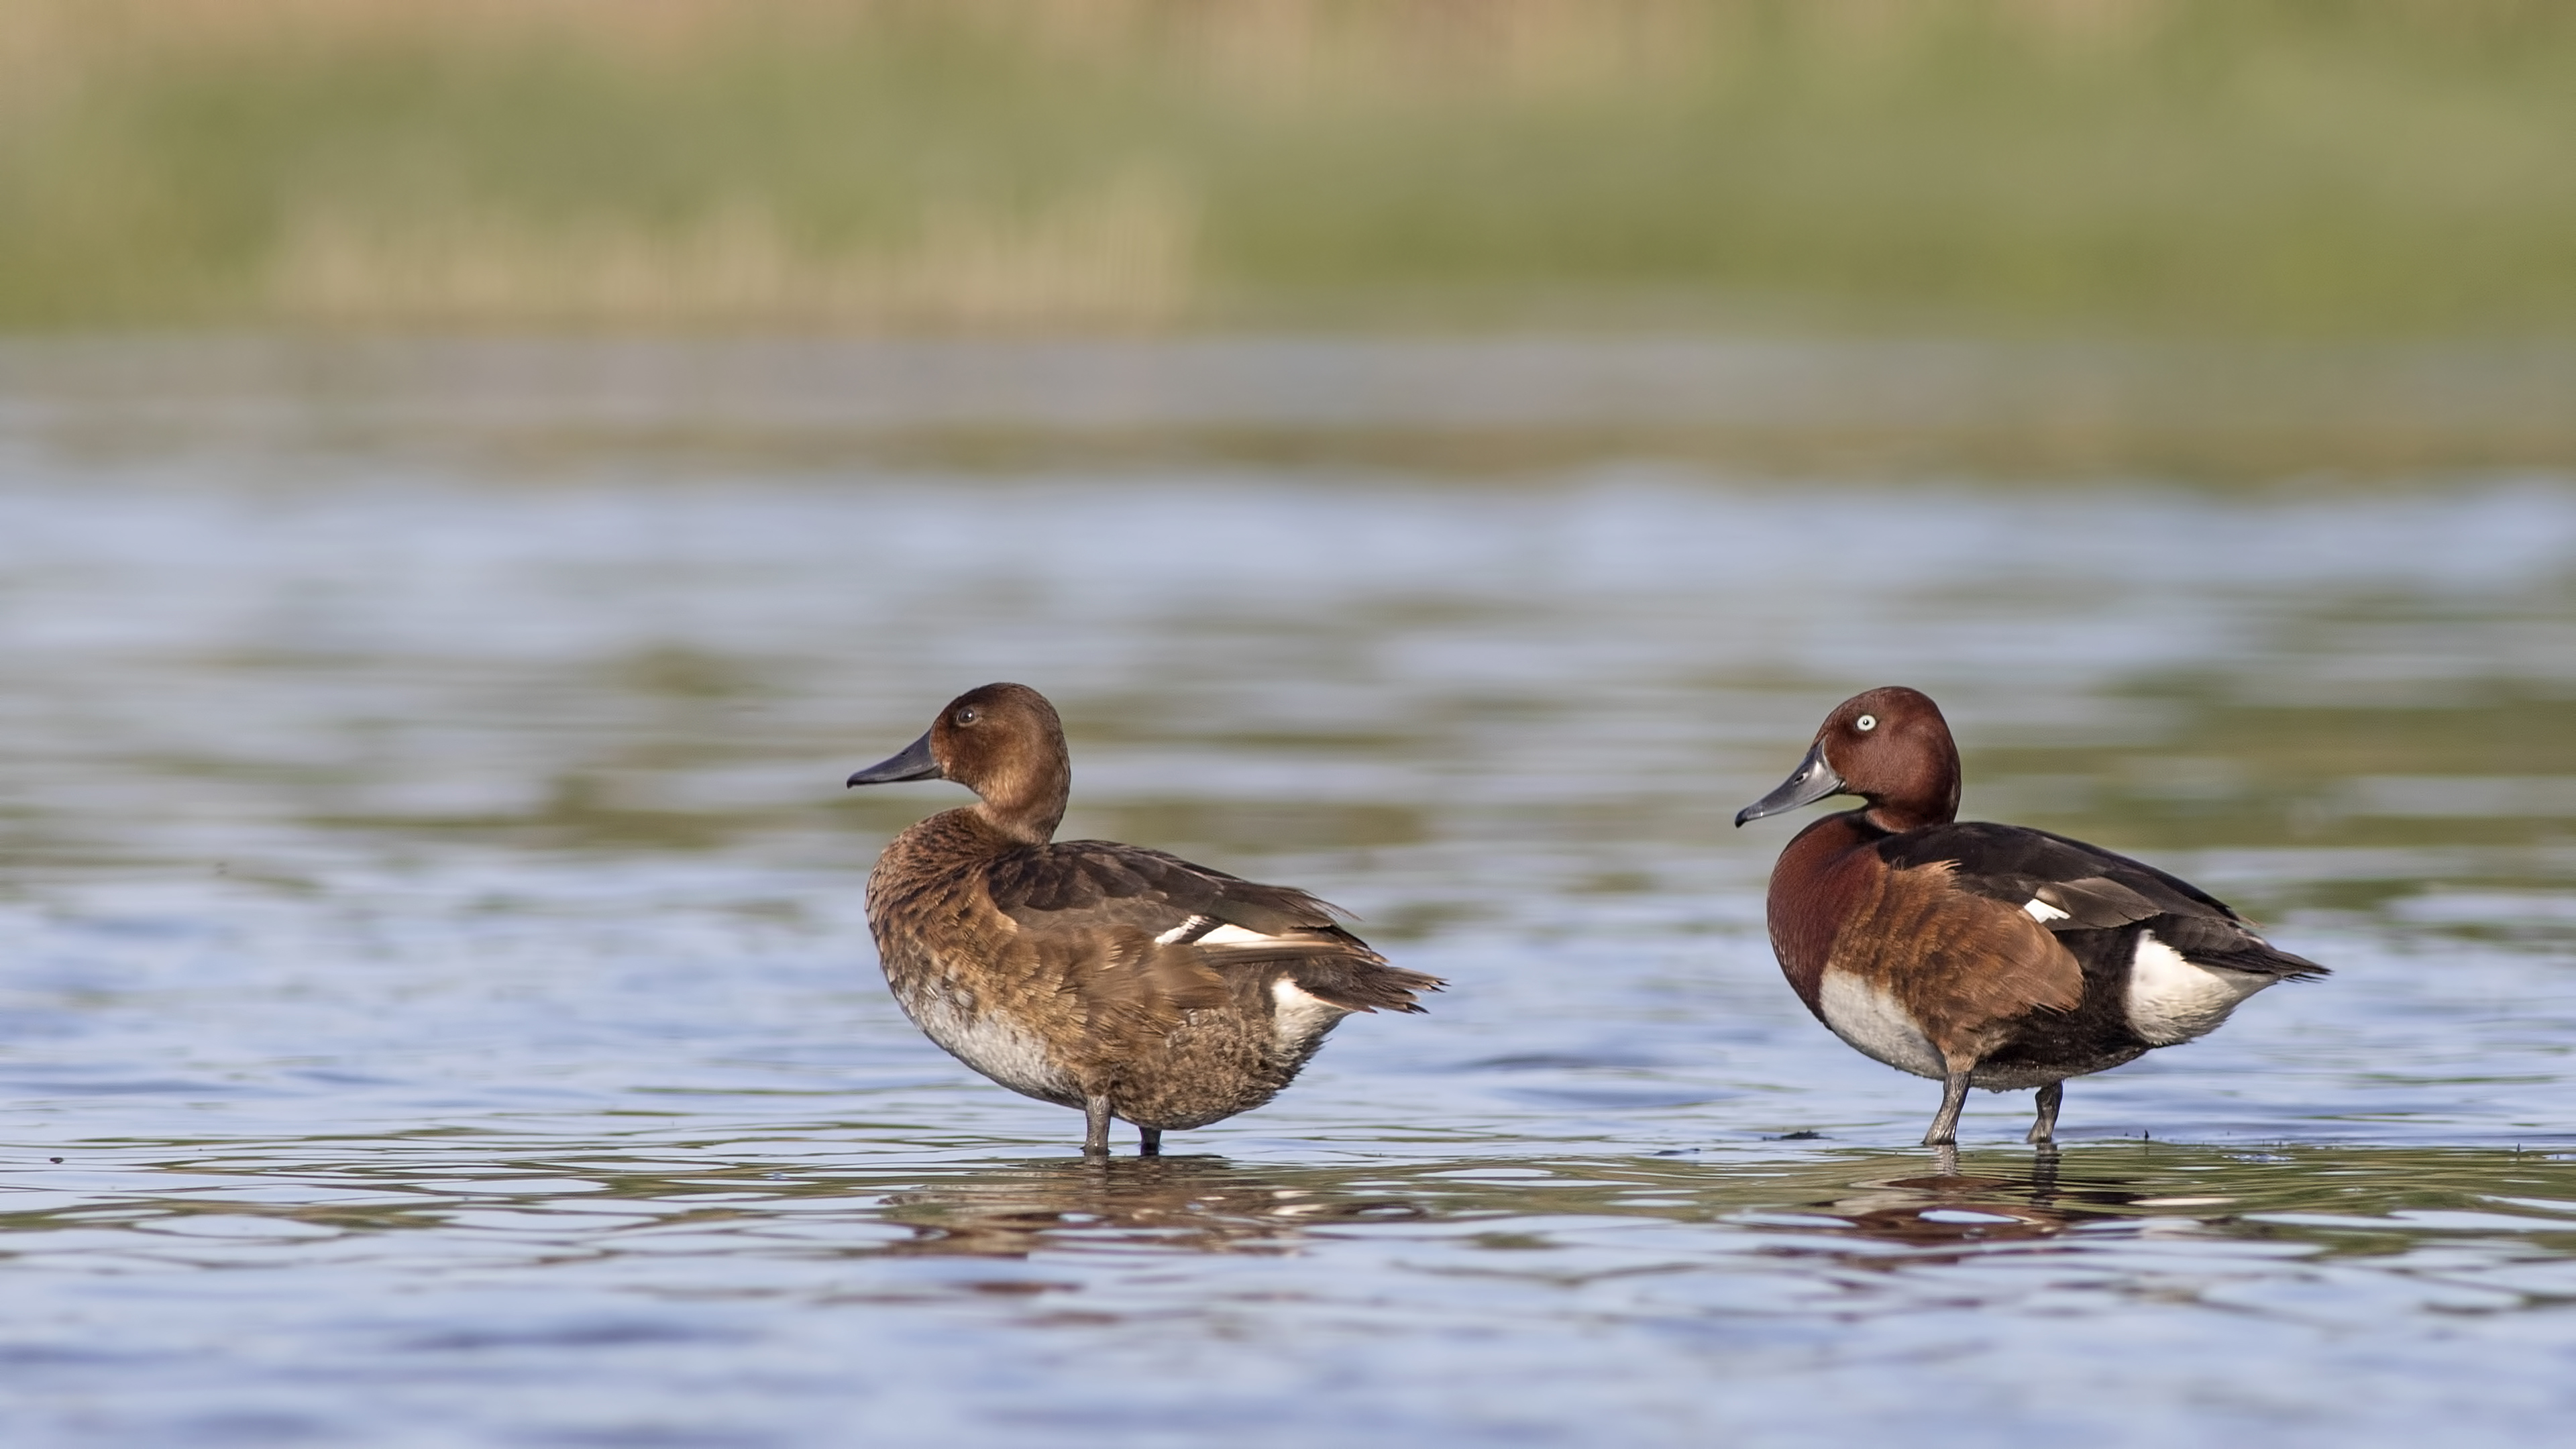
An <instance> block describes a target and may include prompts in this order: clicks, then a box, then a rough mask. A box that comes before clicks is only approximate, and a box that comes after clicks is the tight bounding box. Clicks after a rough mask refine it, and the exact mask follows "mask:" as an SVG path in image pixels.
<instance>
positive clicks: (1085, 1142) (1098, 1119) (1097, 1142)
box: [1082, 1097, 1109, 1157]
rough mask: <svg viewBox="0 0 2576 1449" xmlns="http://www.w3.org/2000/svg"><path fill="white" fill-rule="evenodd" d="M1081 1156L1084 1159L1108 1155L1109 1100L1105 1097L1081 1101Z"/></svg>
mask: <svg viewBox="0 0 2576 1449" xmlns="http://www.w3.org/2000/svg"><path fill="white" fill-rule="evenodd" d="M1082 1155H1083V1156H1085V1157H1107V1156H1108V1155H1109V1099H1108V1098H1107V1097H1085V1098H1083V1099H1082Z"/></svg>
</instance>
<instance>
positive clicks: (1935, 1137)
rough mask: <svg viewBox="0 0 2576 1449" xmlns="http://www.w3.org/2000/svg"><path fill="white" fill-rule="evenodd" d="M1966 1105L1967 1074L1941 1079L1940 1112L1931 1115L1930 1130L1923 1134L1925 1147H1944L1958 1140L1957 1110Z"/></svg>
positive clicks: (1962, 1073)
mask: <svg viewBox="0 0 2576 1449" xmlns="http://www.w3.org/2000/svg"><path fill="white" fill-rule="evenodd" d="M1967 1105H1968V1074H1967V1073H1966V1072H1952V1073H1951V1074H1950V1075H1948V1076H1946V1077H1943V1078H1942V1079H1941V1110H1940V1111H1938V1112H1935V1113H1933V1114H1932V1128H1931V1130H1930V1131H1928V1132H1925V1133H1924V1134H1923V1145H1924V1146H1926V1147H1944V1146H1947V1145H1949V1144H1951V1143H1954V1142H1956V1141H1958V1140H1959V1110H1960V1109H1961V1108H1963V1107H1965V1106H1967Z"/></svg>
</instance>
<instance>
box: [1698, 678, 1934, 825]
mask: <svg viewBox="0 0 2576 1449" xmlns="http://www.w3.org/2000/svg"><path fill="white" fill-rule="evenodd" d="M1829 795H1858V796H1859V797H1860V798H1861V799H1863V800H1865V801H1867V802H1868V805H1867V807H1866V808H1865V809H1864V810H1863V811H1862V814H1863V815H1864V816H1865V817H1866V818H1867V819H1868V820H1869V822H1870V823H1871V824H1872V825H1875V826H1877V827H1878V828H1880V829H1881V830H1886V831H1891V832H1895V831H1906V830H1918V829H1921V828H1922V827H1924V826H1926V825H1942V824H1946V823H1948V822H1949V821H1952V820H1955V819H1957V818H1958V815H1959V747H1958V746H1957V745H1956V744H1954V743H1952V742H1951V739H1950V724H1949V721H1947V720H1945V719H1943V718H1941V707H1940V706H1939V705H1937V704H1934V703H1933V702H1932V699H1931V696H1929V695H1927V694H1924V693H1923V692H1922V691H1921V690H1915V689H1907V688H1904V687H1903V686H1901V685H1890V686H1888V687H1886V688H1884V689H1873V690H1870V691H1869V692H1868V693H1866V694H1855V695H1853V696H1852V697H1851V698H1849V699H1847V700H1844V701H1843V702H1842V703H1841V704H1838V705H1836V706H1834V712H1833V713H1831V714H1829V715H1826V716H1825V723H1824V726H1823V728H1821V729H1819V730H1817V731H1816V742H1815V744H1814V745H1813V746H1812V747H1810V748H1809V749H1808V751H1807V757H1806V758H1805V759H1803V760H1801V761H1799V762H1798V768H1797V770H1796V771H1795V772H1794V773H1792V774H1791V775H1790V776H1789V778H1788V779H1787V780H1785V781H1782V782H1781V785H1780V788H1779V789H1777V790H1774V791H1772V792H1771V793H1770V794H1768V795H1765V796H1763V797H1762V798H1761V799H1759V800H1756V801H1754V802H1753V803H1752V804H1750V805H1747V806H1745V807H1744V808H1743V809H1742V810H1740V811H1737V812H1736V816H1735V823H1736V824H1738V825H1742V824H1743V823H1744V822H1746V821H1748V820H1759V819H1761V818H1762V817H1763V816H1765V815H1777V814H1779V813H1781V812H1782V811H1784V810H1795V809H1797V808H1798V807H1799V806H1801V805H1812V804H1814V803H1815V802H1817V801H1819V800H1822V799H1824V798H1825V797H1827V796H1829Z"/></svg>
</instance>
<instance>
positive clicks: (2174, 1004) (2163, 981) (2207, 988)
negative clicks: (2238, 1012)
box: [2124, 931, 2274, 1046]
mask: <svg viewBox="0 0 2576 1449" xmlns="http://www.w3.org/2000/svg"><path fill="white" fill-rule="evenodd" d="M2273 980H2274V978H2272V977H2270V976H2265V975H2261V974H2259V973H2256V972H2252V971H2230V970H2227V969H2226V968H2225V967H2221V966H2204V965H2202V964H2200V963H2199V962H2197V961H2193V960H2190V959H2188V958H2186V957H2185V956H2184V955H2183V954H2182V953H2181V952H2180V951H2177V950H2175V949H2174V948H2173V947H2171V946H2168V945H2166V944H2165V943H2164V942H2162V941H2159V940H2157V939H2156V937H2155V933H2154V932H2152V931H2140V932H2139V933H2138V952H2137V955H2136V956H2135V957H2133V958H2131V960H2130V963H2129V996H2128V1000H2127V1002H2126V1003H2124V1005H2125V1007H2126V1009H2127V1011H2128V1014H2129V1029H2130V1030H2131V1031H2134V1032H2136V1033H2137V1034H2138V1035H2139V1036H2141V1037H2143V1038H2145V1039H2146V1040H2148V1041H2150V1042H2153V1043H2155V1044H2156V1045H2157V1046H2172V1045H2174V1044H2175V1043H2176V1042H2186V1041H2189V1040H2191V1039H2192V1038H2193V1037H2197V1036H2207V1035H2208V1034H2209V1033H2211V1032H2213V1031H2216V1030H2217V1029H2218V1024H2219V1023H2220V1022H2223V1021H2225V1020H2227V1014H2228V1013H2229V1012H2231V1011H2234V1010H2235V1009H2236V1004H2237V1003H2238V1002H2240V1001H2243V1000H2244V999H2245V998H2246V997H2249V996H2251V995H2253V994H2254V993H2255V992H2257V991H2260V990H2262V989H2263V988H2264V987H2266V986H2269V985H2271V984H2272V982H2273Z"/></svg>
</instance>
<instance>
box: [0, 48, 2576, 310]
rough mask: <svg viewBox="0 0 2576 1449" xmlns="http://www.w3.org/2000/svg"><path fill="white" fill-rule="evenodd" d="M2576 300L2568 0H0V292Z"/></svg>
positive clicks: (1523, 302) (720, 305) (339, 306)
mask: <svg viewBox="0 0 2576 1449" xmlns="http://www.w3.org/2000/svg"><path fill="white" fill-rule="evenodd" d="M278 325H288V326H305V327H315V328H326V329H327V328H339V327H363V328H380V327H386V326H395V327H428V328H445V329H508V328H546V329H563V328H585V327H596V328H605V329H670V328H674V327H678V328H711V329H734V328H739V329H767V330H775V329H780V328H786V329H816V330H842V331H851V330H857V331H899V332H942V333H945V332H968V333H989V332H1032V331H1040V332H1042V331H1061V330H1081V331H1087V332H1100V331H1104V330H1108V331H1118V330H1162V329H1175V328H1179V329H1190V328H1207V327H1266V328H1292V329H1293V328H1307V327H1322V328H1341V329H1387V330H1406V331H1419V330H1424V329H1434V330H1438V329H1471V330H1472V329H1479V328H1493V327H1512V328H1518V327H1530V326H1541V327H1553V328H1585V329H1588V328H1612V329H1620V328H1638V329H1663V328H1671V329H1688V330H1711V329H1744V328H1754V329H1790V330H1809V331H1812V330H1826V331H1860V332H1871V331H1877V332H1908V331H1918V332H1919V331H1935V332H1943V333H1963V332H1972V333H1981V334H1988V335H2024V334H2035V335H2111V334H2116V335H2124V336H2138V335H2148V336H2167V335H2171V336H2183V337H2217V338H2253V337H2261V338H2286V339H2320V340H2331V341H2350V340H2356V339H2364V340H2367V339H2393V340H2400V341H2405V340H2415V339H2423V338H2428V337H2434V338H2477V339H2487V340H2493V339H2533V338H2540V339H2556V338H2563V337H2565V336H2567V335H2568V334H2569V333H2570V332H2571V331H2576V5H2568V4H2565V3H2550V0H2373V3H2357V0H2349V3H2348V0H1948V3H1934V0H1776V3H1773V0H1374V3H1364V0H1233V3H1224V4H1218V3H1207V0H1174V3H1156V0H919V3H907V0H883V3H827V0H442V3H438V4H421V3H417V0H0V327H6V328H9V329H13V330H19V331H28V330H54V329H92V328H98V327H125V328H171V327H178V328H189V327H206V326H219V327H240V326H278Z"/></svg>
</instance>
